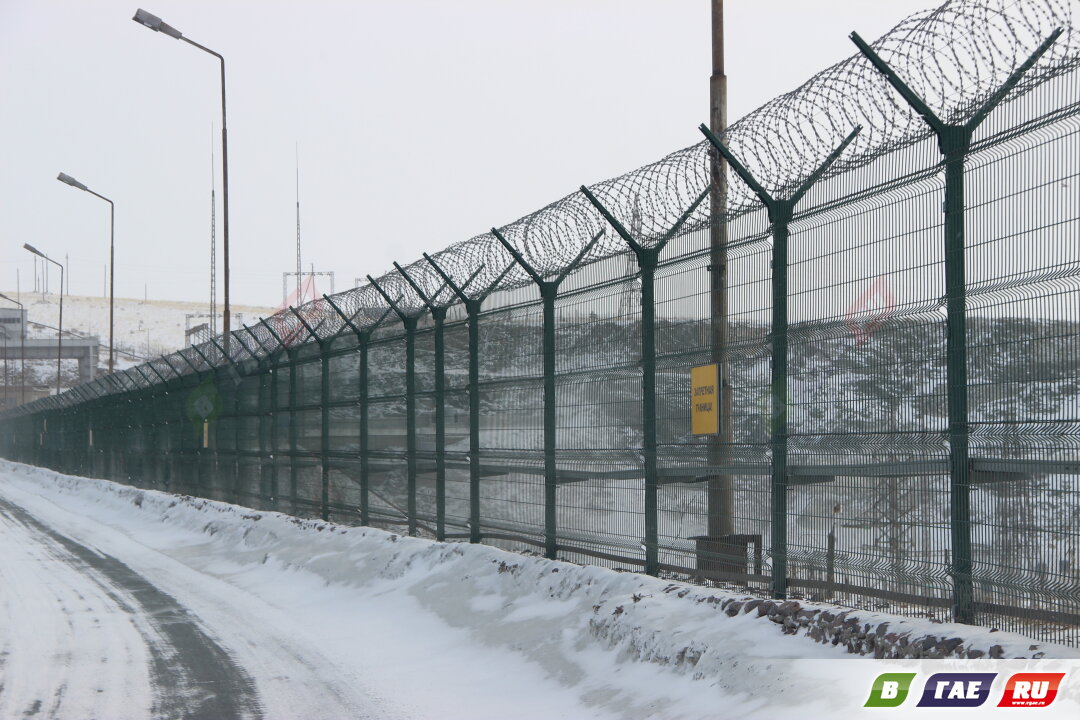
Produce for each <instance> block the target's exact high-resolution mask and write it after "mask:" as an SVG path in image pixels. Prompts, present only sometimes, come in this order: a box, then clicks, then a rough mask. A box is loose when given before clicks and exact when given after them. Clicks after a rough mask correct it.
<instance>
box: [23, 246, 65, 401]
mask: <svg viewBox="0 0 1080 720" xmlns="http://www.w3.org/2000/svg"><path fill="white" fill-rule="evenodd" d="M23 248H25V249H26V250H29V251H30V252H32V253H34V254H35V255H37V256H38V257H40V258H43V259H45V260H48V261H49V262H51V263H52V264H53V265H55V266H56V267H58V268H60V324H59V326H58V327H57V328H56V394H57V395H59V394H60V351H61V350H62V349H63V347H64V266H63V265H61V264H60V263H58V262H56V261H55V260H53V259H52V258H51V257H49V256H48V255H46V254H45V253H43V252H41V251H40V250H38V249H37V248H36V247H34V246H33V245H31V244H30V243H23Z"/></svg>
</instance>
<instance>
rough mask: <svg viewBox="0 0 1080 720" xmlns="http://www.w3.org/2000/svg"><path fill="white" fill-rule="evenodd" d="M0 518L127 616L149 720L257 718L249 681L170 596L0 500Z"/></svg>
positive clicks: (258, 709)
mask: <svg viewBox="0 0 1080 720" xmlns="http://www.w3.org/2000/svg"><path fill="white" fill-rule="evenodd" d="M0 514H2V515H4V516H6V517H5V519H7V520H8V521H15V522H17V523H19V524H20V525H22V526H24V527H25V528H27V529H28V530H29V531H31V533H32V534H33V535H35V536H36V538H37V540H38V541H39V542H40V543H41V544H42V545H44V546H45V548H46V550H47V551H48V553H49V554H51V555H53V556H54V558H55V559H57V560H58V561H60V562H63V563H64V564H66V565H68V566H69V567H71V568H73V569H75V570H76V571H77V572H79V573H80V574H82V575H83V576H85V577H86V578H87V579H88V580H90V581H92V582H94V583H95V584H97V585H98V586H99V587H100V588H101V589H102V591H104V593H105V594H106V595H107V596H108V597H109V598H110V599H111V600H112V601H113V603H115V605H116V606H117V607H119V608H120V609H121V610H122V611H124V612H125V613H127V614H129V615H131V616H133V619H135V620H136V625H137V627H139V630H140V633H141V634H142V636H143V640H144V642H145V644H146V648H147V650H148V652H149V655H150V660H151V662H150V675H151V680H152V683H153V688H154V694H155V700H154V705H153V708H152V715H153V716H154V717H160V718H185V719H190V720H219V719H221V720H226V719H233V718H235V719H237V720H258V719H259V718H262V708H261V706H260V704H259V701H258V695H257V693H256V690H255V686H254V683H253V682H252V680H251V678H250V677H249V676H248V675H247V673H246V672H244V670H243V669H242V668H241V667H239V666H238V665H237V664H236V663H235V662H234V661H233V659H232V657H231V656H230V655H229V653H227V652H226V651H225V650H224V649H223V648H222V647H221V646H220V645H218V644H217V642H215V641H214V640H213V639H212V638H211V637H209V636H208V635H207V634H206V633H205V632H203V630H202V628H201V627H200V626H199V624H198V622H197V621H196V619H195V618H194V616H192V615H191V613H189V612H188V611H187V609H186V608H184V607H183V606H182V605H180V603H178V602H177V601H176V600H175V599H174V598H173V597H172V596H170V595H168V594H166V593H164V592H162V591H161V590H159V589H158V588H156V587H155V586H154V585H152V584H151V583H150V582H148V581H147V580H146V579H145V578H144V577H143V576H141V575H139V574H138V573H136V572H135V571H134V570H132V569H131V568H130V567H128V566H127V565H125V564H124V563H122V562H120V561H119V560H117V559H116V558H114V557H111V556H109V555H106V554H104V553H101V552H99V551H96V550H93V549H91V548H88V547H86V546H84V545H81V544H79V543H77V542H75V541H74V540H71V539H70V538H68V537H65V536H64V535H61V534H59V533H57V532H55V531H53V530H52V529H50V528H49V527H47V526H45V525H44V524H42V523H41V522H39V521H38V520H37V519H36V518H34V517H33V516H32V515H30V514H29V513H27V512H26V511H25V510H23V509H22V508H20V507H18V506H16V505H13V504H11V503H9V502H7V501H5V500H2V499H0ZM60 602H61V603H62V600H61V601H60ZM64 609H65V610H67V609H66V608H64ZM68 620H69V622H70V618H68ZM65 689H66V688H65V687H64V686H61V688H59V689H58V691H57V693H56V695H55V696H54V698H53V701H54V702H53V704H52V707H51V710H53V712H55V711H57V710H58V708H59V704H60V701H61V700H62V698H63V694H64V691H65ZM38 707H40V705H39V706H38Z"/></svg>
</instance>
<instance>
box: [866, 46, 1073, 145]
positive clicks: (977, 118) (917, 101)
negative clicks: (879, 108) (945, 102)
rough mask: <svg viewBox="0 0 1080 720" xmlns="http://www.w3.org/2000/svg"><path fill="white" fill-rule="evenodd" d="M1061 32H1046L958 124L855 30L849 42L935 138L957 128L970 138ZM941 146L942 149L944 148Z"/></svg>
mask: <svg viewBox="0 0 1080 720" xmlns="http://www.w3.org/2000/svg"><path fill="white" fill-rule="evenodd" d="M1063 31H1064V29H1063V28H1057V29H1055V30H1054V31H1053V32H1052V33H1050V35H1049V36H1048V37H1047V38H1046V39H1045V40H1043V41H1042V43H1041V44H1040V45H1039V47H1037V48H1036V49H1035V52H1033V53H1032V54H1031V55H1030V56H1028V59H1027V60H1025V61H1024V62H1023V63H1021V64H1020V66H1019V67H1017V68H1016V70H1014V71H1013V72H1012V74H1011V75H1009V77H1008V78H1007V79H1006V80H1005V82H1004V83H1002V85H1001V86H1000V87H999V88H998V89H997V90H995V91H994V92H993V93H992V94H991V95H990V97H989V98H988V99H987V100H986V102H985V103H983V105H982V107H980V108H979V109H978V110H976V111H975V113H974V114H972V116H971V117H970V118H969V119H968V121H967V122H966V123H964V124H963V125H961V126H950V125H949V124H948V123H946V122H945V121H943V120H942V119H941V118H939V117H938V116H937V114H936V113H935V112H934V111H933V110H931V109H930V106H929V105H927V104H926V102H925V101H924V100H923V99H922V98H921V97H919V96H918V95H916V94H915V91H914V90H912V89H911V88H910V87H908V85H907V83H905V82H904V81H903V80H901V79H900V76H899V75H897V74H896V71H894V70H893V69H892V68H891V67H889V64H888V63H886V62H885V61H884V60H882V59H881V56H880V55H878V54H877V53H876V52H875V51H874V49H873V48H872V47H870V44H869V43H867V42H866V41H865V40H863V39H862V37H860V36H859V34H858V33H856V32H853V33H851V35H850V36H849V37H850V38H851V41H852V42H853V43H855V47H857V48H859V52H861V53H862V54H863V55H864V56H865V57H866V59H867V60H869V61H870V64H871V65H873V66H874V68H875V69H876V70H877V71H878V72H880V73H881V74H882V75H883V76H884V77H885V80H887V81H888V83H889V84H890V85H892V86H893V88H894V89H895V90H896V92H898V93H900V96H901V97H902V98H904V100H905V101H906V102H907V103H908V104H909V105H910V106H911V107H912V109H913V110H915V112H917V113H918V114H919V116H920V117H922V119H923V120H924V121H925V122H926V124H927V125H929V126H930V129H931V130H933V131H934V133H935V134H937V136H938V137H939V138H945V137H948V136H949V134H950V130H957V129H958V130H960V132H961V133H962V134H963V135H966V136H967V138H968V139H970V136H971V133H972V132H973V131H974V130H975V128H977V127H978V126H979V125H980V124H981V123H982V121H983V120H985V119H986V116H987V115H989V114H990V112H991V111H992V110H993V109H994V108H995V107H997V105H998V104H999V103H1000V102H1001V101H1002V100H1004V99H1005V96H1006V95H1008V94H1009V91H1010V90H1012V89H1013V88H1014V87H1015V86H1016V84H1017V83H1018V82H1020V79H1021V78H1022V77H1023V76H1024V74H1025V73H1026V72H1027V71H1028V70H1030V69H1031V68H1032V66H1034V65H1035V63H1037V62H1038V61H1039V58H1041V57H1042V56H1043V55H1044V54H1045V53H1046V51H1047V50H1049V49H1050V46H1051V45H1053V44H1054V42H1055V41H1056V40H1057V39H1058V38H1059V37H1061V34H1062V32H1063ZM942 149H943V150H944V149H945V148H942Z"/></svg>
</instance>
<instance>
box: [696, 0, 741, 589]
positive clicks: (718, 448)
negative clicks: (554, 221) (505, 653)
mask: <svg viewBox="0 0 1080 720" xmlns="http://www.w3.org/2000/svg"><path fill="white" fill-rule="evenodd" d="M711 4H712V76H711V77H710V78H709V129H711V130H712V131H713V132H714V133H715V134H716V136H717V137H723V134H724V131H725V130H726V129H727V75H726V74H725V73H724V0H711ZM709 167H710V170H711V180H712V185H711V193H710V197H709V200H710V207H711V214H712V222H711V223H710V236H709V248H710V250H709V275H710V300H711V302H710V305H711V315H712V318H711V321H712V322H711V325H712V327H711V336H712V337H711V340H712V343H711V344H712V361H713V362H714V363H716V364H717V365H718V366H719V373H718V374H719V376H720V432H719V434H718V435H717V436H715V437H714V438H712V440H711V442H710V443H709V464H710V465H714V466H717V465H719V466H723V465H730V464H731V448H732V444H733V443H734V441H735V433H734V425H733V423H732V417H731V409H732V402H731V395H732V387H731V375H730V372H729V366H730V361H729V358H728V334H729V327H728V316H729V307H728V300H729V298H728V231H727V222H726V221H725V219H724V215H725V214H726V212H727V175H726V172H727V161H725V160H724V159H723V158H722V157H721V156H720V153H718V152H717V151H716V149H715V148H710V150H709ZM734 506H735V487H734V478H733V477H732V476H731V475H728V474H721V475H717V476H714V477H713V478H712V479H711V480H710V481H709V483H708V536H707V537H708V540H706V543H705V547H703V548H702V549H703V550H706V553H703V554H699V559H698V562H699V566H700V565H702V564H703V563H704V564H705V565H707V566H708V567H709V568H720V569H731V570H734V571H736V572H740V573H744V572H746V565H745V562H743V563H741V564H740V563H738V562H736V561H734V560H735V558H732V559H731V560H729V559H728V558H727V557H726V556H728V555H730V554H732V553H736V554H737V553H738V552H739V551H738V550H737V549H735V548H734V547H733V546H732V545H731V542H732V540H733V538H731V537H730V536H731V535H733V534H734V532H735V507H734ZM715 554H719V555H721V556H724V557H723V559H720V558H717V557H716V555H715ZM707 555H713V557H711V558H706V557H705V556H707ZM740 565H741V567H740ZM702 569H704V568H702Z"/></svg>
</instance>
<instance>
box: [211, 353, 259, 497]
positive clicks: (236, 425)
mask: <svg viewBox="0 0 1080 720" xmlns="http://www.w3.org/2000/svg"><path fill="white" fill-rule="evenodd" d="M231 334H232V335H235V333H231ZM210 342H212V343H213V344H214V347H216V348H217V349H218V352H220V353H221V357H222V358H224V359H225V361H226V362H227V363H228V369H229V371H230V372H232V373H233V377H232V381H233V382H232V413H233V451H232V463H231V465H232V489H231V490H230V495H231V496H232V502H233V503H235V504H237V505H240V504H241V502H240V483H241V478H240V401H241V391H242V390H243V385H242V384H241V383H242V375H241V373H240V369H241V368H240V363H238V362H236V361H235V360H233V358H232V356H231V355H230V354H229V353H228V352H227V351H226V350H225V348H224V347H222V346H221V343H219V342H218V341H217V339H216V338H210ZM237 344H238V345H240V347H244V344H243V343H242V342H240V341H239V339H238V340H237ZM244 349H245V350H247V348H246V347H244ZM248 352H250V351H248ZM222 372H224V371H222Z"/></svg>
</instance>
